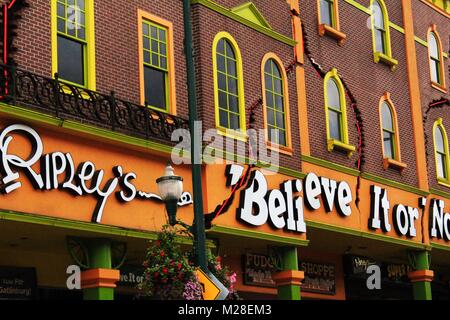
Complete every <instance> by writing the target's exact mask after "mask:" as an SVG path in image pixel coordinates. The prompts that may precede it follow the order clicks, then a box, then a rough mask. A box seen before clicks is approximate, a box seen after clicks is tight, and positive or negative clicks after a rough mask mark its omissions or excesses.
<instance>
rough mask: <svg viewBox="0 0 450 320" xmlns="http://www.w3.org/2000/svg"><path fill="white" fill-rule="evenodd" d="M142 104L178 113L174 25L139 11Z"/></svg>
mask: <svg viewBox="0 0 450 320" xmlns="http://www.w3.org/2000/svg"><path fill="white" fill-rule="evenodd" d="M138 17H139V18H138V26H139V30H138V31H139V48H140V49H139V50H140V53H139V60H140V82H141V84H140V85H141V103H142V104H147V106H149V107H150V108H153V109H156V110H159V111H163V112H170V113H172V114H175V113H176V108H175V83H174V80H175V79H174V75H175V71H174V56H173V27H172V23H171V22H169V21H166V20H164V19H161V18H159V17H157V16H154V15H152V14H149V13H146V12H144V11H142V10H138Z"/></svg>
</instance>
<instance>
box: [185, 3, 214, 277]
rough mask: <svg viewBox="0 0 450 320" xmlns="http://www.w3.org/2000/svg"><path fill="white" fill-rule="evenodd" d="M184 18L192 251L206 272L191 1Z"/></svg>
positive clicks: (187, 5) (186, 5)
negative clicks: (191, 196)
mask: <svg viewBox="0 0 450 320" xmlns="http://www.w3.org/2000/svg"><path fill="white" fill-rule="evenodd" d="M183 18H184V51H185V55H186V68H187V87H188V106H189V129H190V133H191V162H192V165H191V167H192V187H193V197H194V225H193V234H194V251H195V257H196V264H197V265H198V266H199V267H200V268H201V269H202V270H204V271H207V268H208V267H207V266H208V264H207V259H206V234H205V216H204V213H203V191H202V171H201V170H202V166H201V162H200V159H201V150H202V148H201V146H202V141H201V132H197V131H198V130H197V128H196V126H195V123H196V122H197V121H198V113H197V101H196V88H195V65H194V55H193V45H192V42H193V41H192V24H191V1H190V0H183Z"/></svg>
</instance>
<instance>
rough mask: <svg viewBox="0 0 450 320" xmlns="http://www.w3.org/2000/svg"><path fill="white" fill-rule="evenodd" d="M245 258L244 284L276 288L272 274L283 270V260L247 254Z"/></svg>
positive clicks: (277, 257) (276, 257)
mask: <svg viewBox="0 0 450 320" xmlns="http://www.w3.org/2000/svg"><path fill="white" fill-rule="evenodd" d="M243 258H244V266H245V271H244V272H245V273H244V284H246V285H250V286H259V287H269V288H274V287H275V282H274V281H273V280H272V273H273V272H276V271H279V270H281V258H280V257H279V256H269V255H264V254H253V253H247V254H245V255H244V256H243Z"/></svg>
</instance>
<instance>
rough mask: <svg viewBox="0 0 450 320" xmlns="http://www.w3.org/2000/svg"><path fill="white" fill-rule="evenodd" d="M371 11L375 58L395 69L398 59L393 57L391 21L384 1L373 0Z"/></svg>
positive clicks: (376, 60)
mask: <svg viewBox="0 0 450 320" xmlns="http://www.w3.org/2000/svg"><path fill="white" fill-rule="evenodd" d="M371 11H372V16H371V21H372V39H373V51H374V60H375V62H376V63H378V62H380V61H381V62H383V63H385V64H387V65H389V66H390V67H391V68H392V69H394V68H395V67H396V66H397V64H398V61H397V60H395V59H394V58H392V49H391V33H390V27H389V24H390V22H389V16H388V12H387V8H386V5H385V3H384V1H383V0H372V2H371Z"/></svg>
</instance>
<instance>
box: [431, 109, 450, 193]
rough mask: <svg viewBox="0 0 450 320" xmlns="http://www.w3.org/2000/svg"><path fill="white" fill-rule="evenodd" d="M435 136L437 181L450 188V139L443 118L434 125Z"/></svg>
mask: <svg viewBox="0 0 450 320" xmlns="http://www.w3.org/2000/svg"><path fill="white" fill-rule="evenodd" d="M433 134H434V150H435V158H436V173H437V179H438V181H439V183H440V184H443V185H446V186H448V187H450V176H449V168H450V154H449V147H448V138H447V133H446V131H445V128H444V125H443V123H442V119H441V118H440V119H438V120H437V121H436V122H435V123H434V127H433Z"/></svg>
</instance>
